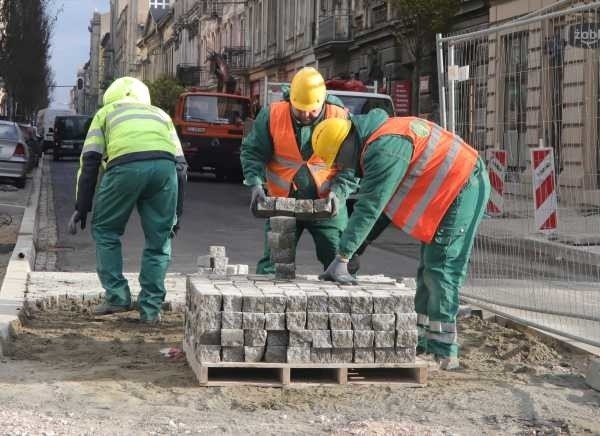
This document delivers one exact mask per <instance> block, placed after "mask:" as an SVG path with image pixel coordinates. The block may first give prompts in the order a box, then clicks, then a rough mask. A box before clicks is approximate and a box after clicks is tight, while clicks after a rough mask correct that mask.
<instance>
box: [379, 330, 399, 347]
mask: <svg viewBox="0 0 600 436" xmlns="http://www.w3.org/2000/svg"><path fill="white" fill-rule="evenodd" d="M395 345H396V332H395V331H394V330H392V331H389V330H386V331H375V348H393V347H394V346H395Z"/></svg>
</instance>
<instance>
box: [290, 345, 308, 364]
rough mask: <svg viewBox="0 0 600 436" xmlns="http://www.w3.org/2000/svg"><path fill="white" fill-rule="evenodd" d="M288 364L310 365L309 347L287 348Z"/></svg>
mask: <svg viewBox="0 0 600 436" xmlns="http://www.w3.org/2000/svg"><path fill="white" fill-rule="evenodd" d="M286 353H287V362H288V363H310V347H288V348H287V350H286Z"/></svg>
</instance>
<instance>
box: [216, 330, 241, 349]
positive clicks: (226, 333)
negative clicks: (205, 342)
mask: <svg viewBox="0 0 600 436" xmlns="http://www.w3.org/2000/svg"><path fill="white" fill-rule="evenodd" d="M221 346H223V347H243V346H244V330H242V329H222V330H221Z"/></svg>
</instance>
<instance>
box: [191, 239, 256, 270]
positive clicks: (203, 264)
mask: <svg viewBox="0 0 600 436" xmlns="http://www.w3.org/2000/svg"><path fill="white" fill-rule="evenodd" d="M196 263H197V265H198V272H200V273H204V274H216V275H237V274H248V265H233V264H230V263H229V258H228V257H227V251H226V249H225V247H224V246H222V245H211V246H210V247H208V254H206V255H204V256H198V259H197V262H196Z"/></svg>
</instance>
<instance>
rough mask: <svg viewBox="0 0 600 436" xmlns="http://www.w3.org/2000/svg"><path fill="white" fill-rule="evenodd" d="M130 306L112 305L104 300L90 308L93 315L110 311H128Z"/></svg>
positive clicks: (109, 312) (107, 313)
mask: <svg viewBox="0 0 600 436" xmlns="http://www.w3.org/2000/svg"><path fill="white" fill-rule="evenodd" d="M130 310H131V306H113V305H112V304H108V303H106V302H104V303H100V304H98V305H96V306H94V308H93V309H92V314H93V315H110V314H111V313H120V312H129V311H130Z"/></svg>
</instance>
